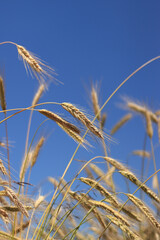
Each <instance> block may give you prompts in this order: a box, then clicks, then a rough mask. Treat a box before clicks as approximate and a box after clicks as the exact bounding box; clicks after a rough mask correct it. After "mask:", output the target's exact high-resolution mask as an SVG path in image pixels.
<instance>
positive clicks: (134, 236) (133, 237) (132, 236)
mask: <svg viewBox="0 0 160 240" xmlns="http://www.w3.org/2000/svg"><path fill="white" fill-rule="evenodd" d="M107 218H109V219H110V220H111V221H112V222H113V223H114V224H115V225H116V226H118V227H119V228H120V229H121V230H122V231H123V232H124V233H126V234H127V236H128V237H129V239H131V240H143V239H142V238H141V237H140V236H137V234H136V233H134V232H132V231H131V230H130V229H129V228H128V227H127V226H126V225H125V224H123V223H122V222H121V221H119V219H117V218H116V217H114V216H112V215H109V216H108V215H107Z"/></svg>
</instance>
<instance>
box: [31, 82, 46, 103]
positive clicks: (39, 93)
mask: <svg viewBox="0 0 160 240" xmlns="http://www.w3.org/2000/svg"><path fill="white" fill-rule="evenodd" d="M44 90H45V85H44V84H40V86H39V88H38V90H37V92H36V94H35V96H34V98H33V101H32V106H34V105H36V104H37V103H38V101H39V99H40V97H41V96H42V94H43V92H44Z"/></svg>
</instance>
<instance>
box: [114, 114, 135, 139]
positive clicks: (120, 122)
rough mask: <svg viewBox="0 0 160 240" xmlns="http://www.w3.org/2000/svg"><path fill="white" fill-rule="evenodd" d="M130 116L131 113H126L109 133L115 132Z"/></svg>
mask: <svg viewBox="0 0 160 240" xmlns="http://www.w3.org/2000/svg"><path fill="white" fill-rule="evenodd" d="M131 117H132V114H131V113H128V114H126V115H125V116H124V117H123V118H122V119H121V120H120V121H119V122H118V123H117V124H116V125H115V126H114V127H113V128H112V130H111V135H113V134H115V133H116V132H117V131H118V130H119V129H120V128H121V127H122V126H123V125H124V124H125V123H126V122H128V121H129V120H130V119H131Z"/></svg>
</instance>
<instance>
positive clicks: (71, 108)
mask: <svg viewBox="0 0 160 240" xmlns="http://www.w3.org/2000/svg"><path fill="white" fill-rule="evenodd" d="M61 106H62V107H63V108H64V109H65V110H66V111H68V112H69V113H70V114H71V115H72V116H73V117H75V118H77V119H78V120H79V121H80V122H82V123H83V124H84V125H85V126H86V127H87V128H88V129H89V130H90V131H91V132H92V133H93V134H95V135H96V136H98V137H100V138H102V139H103V135H102V133H101V132H100V130H99V129H98V128H97V127H96V126H94V125H93V123H92V122H91V121H90V120H89V119H88V118H87V117H86V115H85V114H84V113H83V112H81V111H80V110H79V109H78V108H76V107H75V106H74V105H73V104H71V103H65V102H64V103H61Z"/></svg>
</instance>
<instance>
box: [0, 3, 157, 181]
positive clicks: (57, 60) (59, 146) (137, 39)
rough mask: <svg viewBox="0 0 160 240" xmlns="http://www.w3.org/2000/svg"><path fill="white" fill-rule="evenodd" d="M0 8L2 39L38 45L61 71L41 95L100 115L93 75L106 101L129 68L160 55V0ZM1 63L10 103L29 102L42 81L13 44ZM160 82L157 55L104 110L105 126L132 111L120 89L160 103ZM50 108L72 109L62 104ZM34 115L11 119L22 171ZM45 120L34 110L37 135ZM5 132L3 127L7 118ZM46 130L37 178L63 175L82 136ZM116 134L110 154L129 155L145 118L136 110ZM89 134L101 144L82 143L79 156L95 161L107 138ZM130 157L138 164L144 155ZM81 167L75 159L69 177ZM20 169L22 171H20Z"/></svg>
mask: <svg viewBox="0 0 160 240" xmlns="http://www.w3.org/2000/svg"><path fill="white" fill-rule="evenodd" d="M0 9H1V14H0V29H1V35H0V36H1V38H0V41H1V42H2V41H7V40H8V41H13V42H15V43H18V44H20V45H23V46H24V47H26V48H27V49H28V50H30V51H32V52H34V53H35V54H36V55H38V56H39V57H40V58H41V59H43V60H44V61H46V62H47V63H48V64H49V65H50V66H51V67H53V68H54V69H55V70H56V72H57V74H58V77H57V78H58V79H59V80H60V81H61V82H63V83H64V84H63V85H61V84H58V85H55V84H54V83H52V84H50V87H49V91H47V92H46V93H45V94H44V95H43V97H42V99H41V102H42V101H43V102H44V101H54V102H63V101H66V102H71V103H74V104H78V105H79V106H81V107H83V108H85V109H86V110H87V111H88V112H89V113H90V114H93V113H92V109H91V104H90V100H89V93H90V87H91V82H100V86H101V90H100V103H101V104H103V103H104V102H105V100H106V99H107V97H109V95H110V94H111V93H112V92H113V91H114V90H115V88H116V87H117V86H118V85H119V84H120V83H121V82H122V81H123V80H124V79H125V78H126V77H127V76H128V75H129V74H131V73H132V72H133V71H134V70H135V69H136V68H138V67H139V66H140V65H142V64H143V63H145V62H146V61H148V60H149V59H151V58H153V57H156V56H158V55H159V54H160V15H159V12H160V2H159V1H156V0H155V1H144V0H142V1H127V0H124V1H106V0H101V1H96V0H92V1H84V0H81V1H73V0H72V1H71V0H61V1H55V0H52V1H51V0H46V1H42V0H39V1H18V0H16V1H1V4H0ZM0 66H1V69H2V72H3V71H4V70H5V85H6V99H7V106H8V108H15V107H26V106H29V105H30V104H31V102H32V98H33V96H34V94H35V92H36V90H37V88H38V82H37V80H36V79H32V78H31V77H30V75H28V76H27V74H26V72H25V68H24V66H23V64H22V62H20V61H19V60H18V54H17V50H16V48H15V47H14V46H13V45H2V46H0ZM159 89H160V62H159V61H156V62H154V63H152V64H150V65H149V66H147V67H146V68H144V69H143V70H141V71H140V72H138V73H137V74H136V75H135V76H134V77H133V78H132V79H130V80H129V81H128V82H127V83H126V84H125V85H124V86H123V87H122V88H121V89H120V90H119V91H118V93H116V95H115V96H114V97H113V98H112V100H111V101H110V102H109V103H108V104H107V106H106V107H105V109H104V112H107V115H108V118H107V123H106V131H108V132H109V130H110V129H111V128H112V127H113V125H114V124H115V123H116V122H117V121H118V120H119V119H120V117H122V116H123V115H124V114H125V113H126V111H124V110H123V109H121V108H119V104H120V103H121V102H122V100H121V96H124V95H125V96H129V97H131V98H132V99H138V100H139V101H142V102H144V103H147V104H148V105H149V106H150V107H151V108H152V109H153V110H157V109H159V108H160V94H159ZM46 108H47V109H49V110H52V111H55V112H57V113H61V114H64V116H65V114H66V113H65V112H64V110H62V109H61V108H60V107H57V106H46ZM28 119H29V112H25V113H22V114H20V115H17V116H16V117H14V118H12V119H10V120H9V121H8V128H9V140H10V142H11V145H12V146H13V147H12V148H11V164H12V167H13V168H14V169H15V170H16V171H17V172H18V171H19V167H20V165H21V161H22V158H23V154H24V147H25V138H26V131H27V124H28ZM43 120H44V117H43V116H41V115H40V114H39V113H34V115H33V122H32V126H31V134H30V140H31V138H32V137H33V135H34V133H35V131H36V129H37V127H38V125H39V124H40V123H41V122H42V121H43ZM154 130H155V142H156V141H157V135H156V129H154ZM0 131H1V133H3V134H4V132H3V131H4V125H3V126H1V130H0ZM43 133H44V134H45V135H46V136H47V137H48V139H47V142H46V143H45V146H44V148H43V151H42V152H41V154H40V156H39V159H38V162H37V164H36V166H35V168H34V169H33V173H32V175H31V181H32V183H34V184H37V183H39V182H40V181H41V180H42V179H45V178H46V176H53V177H58V176H61V175H62V173H63V171H64V169H65V167H66V166H67V163H68V161H69V159H70V158H71V156H72V154H73V152H74V150H75V148H76V143H74V142H73V140H72V139H70V138H69V137H68V136H67V135H66V134H65V133H64V132H63V131H62V130H61V129H59V128H58V126H56V124H55V123H54V122H51V121H50V122H49V121H48V122H47V123H45V124H44V126H43V127H42V128H41V130H40V132H39V136H40V135H41V134H43ZM3 136H4V135H1V137H3ZM115 139H116V141H117V142H118V144H113V143H112V144H111V146H110V150H111V156H112V157H114V158H117V159H120V160H122V161H124V162H125V161H126V156H127V155H128V154H129V153H130V151H132V150H135V149H141V148H142V146H143V139H144V122H143V121H142V119H141V118H140V117H138V116H135V117H134V119H133V120H132V121H131V122H130V123H128V124H127V125H126V126H125V127H124V128H123V129H122V130H120V131H119V132H118V133H117V134H116V135H115ZM90 140H91V144H93V145H94V148H92V149H89V151H86V150H84V149H82V148H81V149H80V150H79V151H78V153H77V155H76V158H77V159H81V160H89V159H90V158H92V157H93V156H96V155H102V154H103V150H102V147H101V144H100V143H98V142H93V140H92V139H91V138H90ZM148 147H149V148H150V146H149V143H148ZM157 154H158V150H157ZM130 161H131V162H130V165H131V167H132V168H139V164H140V163H139V159H135V158H132V159H131V160H130ZM157 167H158V166H157ZM79 168H80V164H79V163H78V162H75V161H74V162H73V164H72V165H71V168H70V170H69V172H68V174H67V178H68V179H70V178H72V176H73V175H74V174H75V173H76V171H77V170H78V169H79ZM136 171H137V174H139V171H138V170H136ZM151 172H153V169H152V168H151ZM13 175H14V177H15V178H16V179H17V178H18V173H16V172H13Z"/></svg>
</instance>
